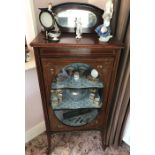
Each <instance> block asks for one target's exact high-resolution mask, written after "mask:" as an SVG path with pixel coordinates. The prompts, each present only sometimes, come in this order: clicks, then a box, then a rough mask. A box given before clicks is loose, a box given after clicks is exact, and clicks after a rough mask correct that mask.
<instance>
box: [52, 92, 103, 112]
mask: <svg viewBox="0 0 155 155" xmlns="http://www.w3.org/2000/svg"><path fill="white" fill-rule="evenodd" d="M89 96H90V90H89V89H79V90H77V91H76V89H73V91H72V90H69V89H66V90H65V91H64V92H63V97H62V101H61V102H60V103H56V104H55V103H54V102H52V107H53V110H62V109H86V108H101V107H102V102H101V99H100V96H99V94H96V95H95V98H99V99H100V100H99V102H98V103H97V104H96V103H95V102H94V101H93V100H91V99H90V98H89ZM54 98H56V96H55V95H52V97H51V100H52V101H53V100H54Z"/></svg>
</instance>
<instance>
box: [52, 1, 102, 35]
mask: <svg viewBox="0 0 155 155" xmlns="http://www.w3.org/2000/svg"><path fill="white" fill-rule="evenodd" d="M52 10H53V12H54V13H55V14H56V21H57V24H58V26H59V28H60V30H61V32H75V19H76V18H79V17H80V18H81V22H82V32H83V33H92V32H95V31H94V30H95V28H96V27H97V26H98V25H100V24H102V23H103V19H102V15H103V13H104V11H103V10H102V9H100V8H98V7H96V6H93V5H90V4H85V3H62V4H59V5H55V6H53V8H52Z"/></svg>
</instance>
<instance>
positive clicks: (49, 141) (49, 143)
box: [47, 133, 52, 155]
mask: <svg viewBox="0 0 155 155" xmlns="http://www.w3.org/2000/svg"><path fill="white" fill-rule="evenodd" d="M47 142H48V146H47V155H50V154H51V151H52V150H51V134H50V133H47Z"/></svg>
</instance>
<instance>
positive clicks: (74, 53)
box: [40, 47, 116, 58]
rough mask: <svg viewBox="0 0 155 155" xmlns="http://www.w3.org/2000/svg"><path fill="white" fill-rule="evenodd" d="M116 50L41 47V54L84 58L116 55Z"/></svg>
mask: <svg viewBox="0 0 155 155" xmlns="http://www.w3.org/2000/svg"><path fill="white" fill-rule="evenodd" d="M115 54H116V51H115V50H112V49H104V50H103V49H100V48H96V49H89V48H66V47H65V48H58V47H57V48H56V47H53V48H41V49H40V55H41V56H42V57H48V58H50V57H52V58H54V57H56V58H58V57H61V58H62V55H63V56H64V57H76V58H77V57H81V58H83V57H84V56H87V57H90V58H92V57H93V58H94V57H96V58H97V57H104V56H115Z"/></svg>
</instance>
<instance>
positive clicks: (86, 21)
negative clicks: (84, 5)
mask: <svg viewBox="0 0 155 155" xmlns="http://www.w3.org/2000/svg"><path fill="white" fill-rule="evenodd" d="M76 18H81V22H82V27H83V28H88V27H93V26H95V24H96V22H97V17H96V15H95V14H94V13H93V12H90V11H87V10H78V9H70V10H64V11H61V12H59V13H58V14H57V22H58V24H59V25H60V26H62V27H68V28H74V27H75V19H76Z"/></svg>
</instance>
